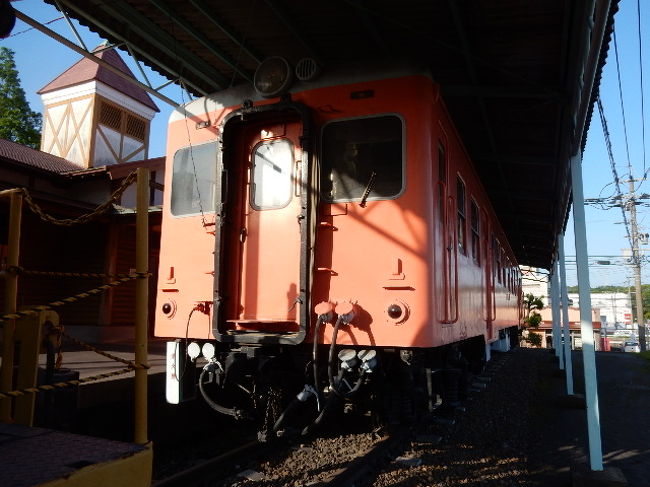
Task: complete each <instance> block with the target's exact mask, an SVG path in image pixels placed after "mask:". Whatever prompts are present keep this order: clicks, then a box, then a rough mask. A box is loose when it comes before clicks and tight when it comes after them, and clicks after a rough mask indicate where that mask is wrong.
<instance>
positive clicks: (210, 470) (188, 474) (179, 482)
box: [152, 440, 269, 487]
mask: <svg viewBox="0 0 650 487" xmlns="http://www.w3.org/2000/svg"><path fill="white" fill-rule="evenodd" d="M268 447H269V445H268V444H266V443H260V442H259V441H257V440H254V441H251V442H249V443H245V444H243V445H241V446H239V447H237V448H235V449H233V450H230V451H228V452H226V453H223V454H222V455H218V456H216V457H213V458H210V459H208V460H206V461H204V462H201V463H199V464H197V465H194V466H192V467H190V468H188V469H186V470H182V471H180V472H178V473H175V474H174V475H172V476H170V477H167V478H165V479H162V480H159V481H157V482H154V483H153V484H152V487H186V486H188V485H197V484H198V483H200V482H205V481H206V478H211V477H214V476H217V475H218V474H219V472H217V470H222V471H227V472H230V471H231V470H232V469H233V468H234V465H235V464H236V462H235V460H241V458H242V457H244V458H250V456H251V454H255V453H259V452H261V451H263V450H264V449H265V448H268Z"/></svg>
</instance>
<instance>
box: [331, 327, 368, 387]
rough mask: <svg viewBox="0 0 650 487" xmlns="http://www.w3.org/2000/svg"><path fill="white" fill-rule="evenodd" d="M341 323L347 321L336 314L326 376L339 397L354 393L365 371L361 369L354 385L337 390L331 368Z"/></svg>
mask: <svg viewBox="0 0 650 487" xmlns="http://www.w3.org/2000/svg"><path fill="white" fill-rule="evenodd" d="M341 323H344V324H348V323H347V321H344V320H343V319H342V317H341V315H339V316H338V318H337V319H336V324H335V325H334V331H333V332H332V341H331V343H330V352H329V358H328V361H327V378H328V379H329V384H330V389H331V390H332V391H334V394H336V395H337V396H340V397H350V396H352V395H353V394H354V393H356V392H357V391H358V390H359V387H361V381H362V380H363V376H364V374H365V371H364V370H362V371H361V374H360V375H359V378H358V379H357V381H356V382H355V383H354V386H352V388H351V389H350V390H349V391H348V392H341V391H339V390H338V388H337V387H336V381H335V380H334V374H333V369H334V364H335V363H336V360H335V357H336V354H335V351H336V337H337V335H338V333H339V328H341ZM338 379H339V382H340V380H341V377H339V378H338Z"/></svg>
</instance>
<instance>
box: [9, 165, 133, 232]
mask: <svg viewBox="0 0 650 487" xmlns="http://www.w3.org/2000/svg"><path fill="white" fill-rule="evenodd" d="M136 176H137V173H136V171H133V172H132V173H131V174H129V175H128V176H127V177H126V178H124V181H122V184H121V185H120V187H119V188H117V189H116V190H115V191H114V192H113V194H111V197H110V198H109V199H108V201H106V202H104V203H102V204H101V205H99V206H98V207H97V208H95V209H94V210H93V211H92V212H90V213H86V214H84V215H81V216H79V217H77V218H63V219H58V218H54V217H53V216H51V215H48V214H47V213H45V212H44V211H43V210H42V209H41V207H40V206H38V205H37V204H36V203H35V202H34V200H33V199H32V196H31V195H30V194H29V192H28V191H27V189H26V188H21V190H20V191H21V192H22V193H23V195H24V197H25V203H27V206H29V208H30V209H31V210H32V211H33V212H34V213H36V214H37V215H38V216H39V217H40V218H41V220H44V221H46V222H49V223H52V224H53V225H60V226H66V227H71V226H73V225H79V224H83V223H88V222H89V221H91V220H93V219H94V218H96V217H98V216H100V215H103V214H104V213H106V211H108V209H109V208H110V207H111V205H113V204H114V203H116V202H117V201H118V200H119V199H120V198H121V197H122V193H124V191H126V188H128V187H129V186H130V185H131V184H132V183H133V182H134V181H135V178H136Z"/></svg>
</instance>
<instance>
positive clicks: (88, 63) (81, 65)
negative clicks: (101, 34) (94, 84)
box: [38, 46, 160, 112]
mask: <svg viewBox="0 0 650 487" xmlns="http://www.w3.org/2000/svg"><path fill="white" fill-rule="evenodd" d="M100 47H101V46H100ZM97 57H98V58H100V59H102V60H104V61H106V62H107V63H109V64H111V65H113V66H115V67H116V68H118V69H120V70H121V71H123V72H125V73H128V74H129V75H130V76H131V77H132V78H134V79H135V76H133V72H132V71H131V70H130V69H129V67H128V66H127V65H126V64H125V63H124V61H123V60H122V58H121V57H120V55H119V54H118V53H117V52H115V50H114V49H109V50H105V51H101V52H99V53H98V54H97ZM92 80H96V81H101V82H102V83H104V84H106V85H108V86H110V87H111V88H114V89H116V90H117V91H119V92H120V93H124V94H125V95H127V96H129V97H131V98H133V99H134V100H137V101H139V102H140V103H142V104H143V105H145V106H147V107H149V108H151V109H152V110H155V111H156V112H159V111H160V110H159V109H158V107H157V106H156V104H155V103H154V102H153V100H152V99H151V97H150V96H149V94H148V93H147V92H146V91H144V90H143V89H142V88H139V87H138V86H136V85H134V84H133V83H129V82H128V81H127V80H125V79H124V78H122V77H120V76H118V75H117V74H115V73H113V72H112V71H109V70H108V69H106V68H104V67H103V66H100V65H99V64H97V63H96V62H94V61H92V60H90V59H88V58H82V59H81V60H80V61H79V62H77V63H76V64H75V65H73V66H72V67H70V68H69V69H67V70H66V71H64V72H63V73H61V74H60V75H59V76H58V77H57V78H55V79H54V80H52V81H50V82H49V83H48V84H47V85H45V86H44V87H43V88H41V89H40V90H39V91H38V94H43V93H49V92H51V91H55V90H60V89H62V88H67V87H70V86H75V85H79V84H81V83H86V82H88V81H92Z"/></svg>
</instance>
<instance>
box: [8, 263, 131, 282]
mask: <svg viewBox="0 0 650 487" xmlns="http://www.w3.org/2000/svg"><path fill="white" fill-rule="evenodd" d="M7 272H8V273H9V274H15V275H26V276H43V277H79V278H90V279H114V278H122V277H132V275H131V274H99V273H93V272H54V271H30V270H27V269H23V268H22V267H20V266H9V267H7Z"/></svg>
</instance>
